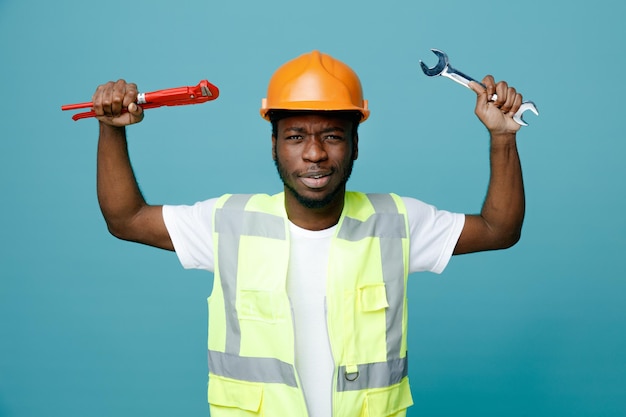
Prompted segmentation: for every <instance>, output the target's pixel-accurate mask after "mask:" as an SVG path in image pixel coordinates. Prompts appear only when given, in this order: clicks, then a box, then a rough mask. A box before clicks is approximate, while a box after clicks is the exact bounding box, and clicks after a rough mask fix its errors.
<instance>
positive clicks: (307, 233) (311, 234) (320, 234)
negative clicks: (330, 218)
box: [289, 222, 337, 239]
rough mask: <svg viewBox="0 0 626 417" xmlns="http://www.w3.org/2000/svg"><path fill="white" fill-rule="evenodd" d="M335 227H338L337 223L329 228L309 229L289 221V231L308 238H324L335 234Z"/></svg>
mask: <svg viewBox="0 0 626 417" xmlns="http://www.w3.org/2000/svg"><path fill="white" fill-rule="evenodd" d="M335 229H337V225H334V226H331V227H329V228H328V229H322V230H309V229H303V228H302V227H300V226H297V225H295V224H293V223H292V222H289V231H290V232H291V233H292V234H293V235H297V236H302V237H307V238H314V239H323V238H327V237H332V236H333V235H334V234H335Z"/></svg>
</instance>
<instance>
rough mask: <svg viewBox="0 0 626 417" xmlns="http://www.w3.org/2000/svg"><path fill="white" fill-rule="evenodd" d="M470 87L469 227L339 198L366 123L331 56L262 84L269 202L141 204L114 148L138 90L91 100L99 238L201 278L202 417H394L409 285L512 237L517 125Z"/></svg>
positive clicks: (411, 210)
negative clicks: (478, 137)
mask: <svg viewBox="0 0 626 417" xmlns="http://www.w3.org/2000/svg"><path fill="white" fill-rule="evenodd" d="M483 84H484V85H485V87H483V86H481V85H479V84H477V83H472V84H470V86H471V88H472V89H473V90H474V92H475V93H476V95H477V100H476V107H475V113H476V115H477V116H478V118H479V119H480V121H481V122H482V123H483V124H484V125H485V126H486V127H487V129H488V130H489V133H490V138H491V147H490V160H491V178H490V182H489V190H488V193H487V197H486V199H485V202H484V205H483V207H482V210H481V213H480V214H478V215H462V214H454V213H449V212H446V211H440V210H437V209H435V208H434V207H432V206H429V205H427V204H425V203H422V202H420V201H418V200H415V199H412V198H406V197H399V196H396V195H393V194H371V195H365V194H362V193H356V192H349V191H346V182H347V181H348V177H349V176H350V173H351V170H352V165H353V162H354V161H355V160H356V159H357V157H358V149H359V148H358V144H359V137H358V131H357V129H358V125H359V123H361V122H363V121H365V120H366V119H367V117H368V116H369V110H368V109H367V101H365V100H363V96H362V89H361V84H360V81H359V79H358V77H357V75H356V73H354V72H353V71H352V69H350V68H349V67H348V66H347V65H345V64H344V63H342V62H340V61H338V60H336V59H334V58H332V57H331V56H329V55H326V54H321V53H319V52H317V51H314V52H312V53H309V54H304V55H302V56H300V57H298V58H296V59H294V60H292V61H290V62H288V63H286V64H284V65H283V66H282V67H281V68H279V69H278V70H277V71H276V73H275V74H274V75H273V76H272V79H271V81H270V84H269V88H268V94H267V98H266V99H264V100H263V106H262V109H261V115H262V116H263V117H264V118H265V119H267V120H269V121H270V122H271V123H272V153H273V159H274V161H275V163H276V166H277V169H278V173H279V175H280V178H281V179H282V181H283V184H284V192H283V193H280V194H277V195H274V196H268V195H263V194H257V195H226V196H222V197H220V198H217V199H211V200H207V201H203V202H200V203H197V204H195V205H193V206H163V207H161V206H150V205H147V204H146V202H145V200H144V199H143V197H142V195H141V193H140V191H139V189H138V187H137V183H136V181H135V178H134V175H133V172H132V168H131V164H130V161H129V157H128V153H127V146H126V138H125V126H127V125H131V124H134V123H138V122H140V121H142V120H143V116H144V115H143V111H142V109H141V108H140V107H139V106H137V105H136V104H135V100H136V98H137V87H136V86H135V85H134V84H128V83H126V82H125V81H123V80H119V81H117V82H109V83H107V84H104V85H101V86H99V87H98V89H97V90H96V93H95V94H94V97H93V103H94V110H95V112H96V115H97V117H98V120H99V121H100V139H99V145H98V198H99V202H100V207H101V209H102V213H103V215H104V217H105V219H106V222H107V225H108V227H109V230H110V231H111V233H112V234H113V235H115V236H117V237H119V238H121V239H125V240H131V241H136V242H140V243H144V244H148V245H152V246H155V247H159V248H163V249H168V250H175V251H176V253H177V255H178V257H179V259H180V261H181V263H182V264H183V266H185V267H186V268H200V269H207V270H209V271H213V272H214V273H215V278H214V286H213V291H212V294H211V296H210V297H209V344H208V345H209V346H208V348H209V349H208V351H209V390H208V399H209V404H210V411H211V414H212V415H213V416H214V417H219V416H252V415H263V416H271V417H274V416H307V415H308V416H342V417H343V416H404V415H405V414H406V409H407V408H408V407H409V406H410V405H411V404H412V399H411V393H410V390H409V385H408V378H407V355H406V353H407V349H406V331H407V324H406V318H407V310H406V308H407V305H406V297H405V293H406V278H407V276H408V274H409V273H411V272H416V271H424V270H428V271H433V272H437V273H440V272H441V271H442V270H443V269H444V268H445V266H446V264H447V263H448V261H449V259H450V257H451V255H452V254H462V253H470V252H477V251H484V250H493V249H501V248H507V247H509V246H512V245H513V244H515V243H516V242H517V240H518V239H519V237H520V232H521V227H522V221H523V217H524V190H523V183H522V174H521V167H520V162H519V157H518V153H517V148H516V132H517V131H518V130H519V128H520V126H519V125H518V124H517V123H515V122H514V121H513V119H512V116H513V114H515V112H516V111H517V110H518V109H519V107H520V104H521V103H522V96H521V95H520V94H518V93H517V92H516V90H515V89H514V88H512V87H509V86H508V85H507V83H505V82H502V81H500V82H498V83H496V82H495V81H494V79H493V77H492V76H487V77H485V78H484V80H483ZM494 94H497V98H496V99H495V100H494V101H490V99H491V98H492V96H494ZM123 109H127V112H122V110H123Z"/></svg>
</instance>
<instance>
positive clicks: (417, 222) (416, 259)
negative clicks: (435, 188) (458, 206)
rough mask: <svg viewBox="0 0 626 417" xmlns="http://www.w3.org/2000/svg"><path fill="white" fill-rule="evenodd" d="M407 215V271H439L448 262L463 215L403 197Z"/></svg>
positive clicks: (462, 222)
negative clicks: (409, 237) (409, 236)
mask: <svg viewBox="0 0 626 417" xmlns="http://www.w3.org/2000/svg"><path fill="white" fill-rule="evenodd" d="M402 200H403V201H404V204H405V206H406V209H407V214H408V219H409V233H410V235H411V239H410V242H411V243H410V246H411V249H410V255H409V272H420V271H430V272H434V273H437V274H440V273H441V272H443V270H444V269H445V267H446V266H447V265H448V262H449V261H450V258H451V257H452V252H453V251H454V247H455V246H456V243H457V241H458V240H459V236H460V235H461V231H462V230H463V226H464V225H465V215H464V214H461V213H452V212H449V211H445V210H437V208H435V207H434V206H431V205H429V204H426V203H424V202H422V201H419V200H416V199H414V198H407V197H403V198H402Z"/></svg>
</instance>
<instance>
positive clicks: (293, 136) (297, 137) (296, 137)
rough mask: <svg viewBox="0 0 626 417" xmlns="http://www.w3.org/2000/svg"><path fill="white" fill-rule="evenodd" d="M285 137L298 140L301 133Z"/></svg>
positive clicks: (300, 137)
mask: <svg viewBox="0 0 626 417" xmlns="http://www.w3.org/2000/svg"><path fill="white" fill-rule="evenodd" d="M285 139H286V140H299V139H302V136H301V135H291V136H287V137H286V138H285Z"/></svg>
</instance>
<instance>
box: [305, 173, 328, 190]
mask: <svg viewBox="0 0 626 417" xmlns="http://www.w3.org/2000/svg"><path fill="white" fill-rule="evenodd" d="M330 174H331V172H329V171H325V172H307V173H306V174H302V175H300V181H302V183H303V184H304V185H306V186H307V187H308V188H322V187H325V186H326V185H327V184H328V182H329V181H330Z"/></svg>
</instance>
